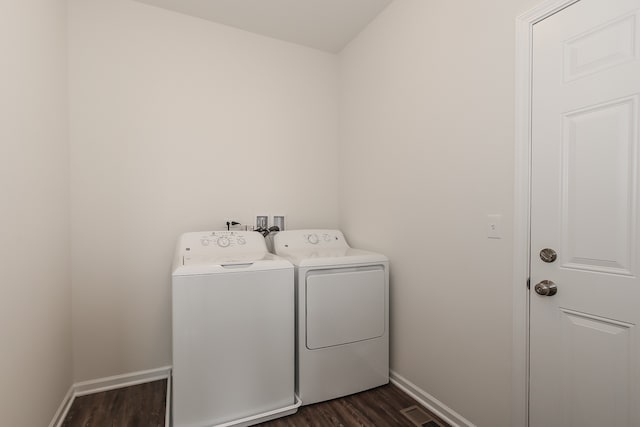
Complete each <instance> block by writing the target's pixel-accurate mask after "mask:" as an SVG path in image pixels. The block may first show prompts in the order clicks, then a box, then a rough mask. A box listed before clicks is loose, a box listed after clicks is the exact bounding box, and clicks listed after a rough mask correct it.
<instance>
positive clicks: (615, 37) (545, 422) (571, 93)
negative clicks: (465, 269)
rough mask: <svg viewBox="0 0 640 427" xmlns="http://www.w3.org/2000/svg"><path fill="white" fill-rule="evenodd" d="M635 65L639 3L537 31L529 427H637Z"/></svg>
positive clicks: (600, 0)
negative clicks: (547, 290) (549, 253)
mask: <svg viewBox="0 0 640 427" xmlns="http://www.w3.org/2000/svg"><path fill="white" fill-rule="evenodd" d="M639 56H640V0H581V1H579V2H577V3H575V4H573V5H571V6H569V7H567V8H566V9H563V10H562V11H560V12H558V13H556V14H554V15H552V16H551V17H549V18H547V19H545V20H543V21H541V22H539V23H537V24H535V25H534V30H533V94H532V99H533V101H532V102H533V105H532V153H531V159H532V165H531V167H532V187H531V291H530V292H531V306H530V406H529V409H530V412H529V417H530V426H531V427H553V426H558V427H571V426H575V427H578V426H580V427H589V426H593V427H596V426H598V427H602V426H608V427H609V426H611V427H613V426H625V427H638V426H640V416H639V413H640V411H639V409H640V393H639V389H640V352H639V349H640V347H639V346H640V340H639V336H638V324H639V323H640V280H639V278H638V274H639V271H638V270H639V268H640V262H639V261H640V260H639V259H638V255H639V251H638V236H639V233H640V224H639V223H638V199H639V186H638V180H639V176H638V163H639V162H638V122H639V121H640V120H639V118H640V113H639V96H640V61H639ZM544 248H550V249H553V250H554V251H555V252H556V253H557V259H556V260H555V261H553V262H545V261H543V260H542V259H541V257H540V256H539V253H540V251H541V250H542V249H544ZM548 261H549V259H548ZM543 280H548V281H552V282H554V283H555V284H556V285H557V294H556V295H553V296H541V295H538V294H537V293H536V292H535V291H534V286H535V285H536V284H537V283H539V282H542V281H543ZM541 292H544V289H542V290H541Z"/></svg>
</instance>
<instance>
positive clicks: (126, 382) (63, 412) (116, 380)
mask: <svg viewBox="0 0 640 427" xmlns="http://www.w3.org/2000/svg"><path fill="white" fill-rule="evenodd" d="M164 379H166V380H167V406H166V413H165V426H169V425H170V419H169V415H170V412H169V411H170V407H171V406H170V404H171V366H164V367H162V368H157V369H149V370H147V371H138V372H131V373H128V374H122V375H114V376H112V377H105V378H98V379H95V380H89V381H81V382H78V383H75V384H73V385H72V386H71V388H70V389H69V391H68V392H67V395H66V396H65V397H64V400H63V401H62V403H61V404H60V407H59V408H58V410H57V411H56V414H55V415H54V416H53V419H52V420H51V423H50V424H49V427H60V426H61V425H62V423H63V421H64V419H65V417H66V416H67V412H69V408H71V405H72V404H73V401H74V399H75V398H76V397H78V396H85V395H87V394H92V393H99V392H101V391H108V390H114V389H117V388H123V387H129V386H132V385H137V384H143V383H149V382H152V381H157V380H164Z"/></svg>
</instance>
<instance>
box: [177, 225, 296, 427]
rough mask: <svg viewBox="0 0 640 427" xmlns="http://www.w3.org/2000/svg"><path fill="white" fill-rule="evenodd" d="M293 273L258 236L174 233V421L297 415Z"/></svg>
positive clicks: (230, 421) (234, 421)
mask: <svg viewBox="0 0 640 427" xmlns="http://www.w3.org/2000/svg"><path fill="white" fill-rule="evenodd" d="M293 274H294V269H293V266H292V265H291V263H289V262H288V261H286V260H284V259H282V258H280V257H278V256H276V255H273V254H271V253H269V252H267V248H266V245H265V241H264V238H263V237H262V235H260V234H259V233H256V232H250V231H249V232H242V231H209V232H194V233H185V234H183V235H182V236H180V239H179V242H178V246H177V249H176V253H175V258H174V262H173V277H172V294H173V295H172V297H173V300H172V311H173V378H172V379H173V381H172V386H173V394H172V398H173V399H172V408H173V411H172V418H173V425H174V426H176V427H182V426H190V427H195V426H198V427H203V426H247V425H252V424H256V423H258V422H262V421H266V420H268V419H273V418H277V417H280V416H284V415H288V414H292V413H294V412H296V410H297V407H298V406H299V405H300V403H299V401H298V402H296V398H295V391H294V382H295V367H294V339H295V338H294V335H295V333H294V277H293Z"/></svg>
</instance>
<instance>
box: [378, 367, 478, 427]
mask: <svg viewBox="0 0 640 427" xmlns="http://www.w3.org/2000/svg"><path fill="white" fill-rule="evenodd" d="M389 379H390V380H391V382H392V383H393V384H395V385H396V386H398V387H399V388H400V389H402V391H404V392H405V393H407V394H408V395H409V396H411V397H413V398H414V399H415V400H417V401H418V402H419V403H420V404H421V405H423V406H424V407H425V408H427V409H429V410H430V411H431V412H433V413H434V414H436V415H437V416H439V417H440V418H442V419H443V420H444V421H446V422H448V423H449V424H451V426H452V427H476V426H475V425H474V424H473V423H472V422H471V421H469V420H467V419H466V418H464V417H463V416H462V415H460V414H458V413H457V412H456V411H454V410H453V409H451V408H449V407H448V406H447V405H445V404H444V403H442V402H440V401H439V400H438V399H436V398H435V397H433V396H431V395H430V394H429V393H427V392H426V391H424V390H422V389H421V388H420V387H418V386H417V385H415V384H414V383H412V382H411V381H409V380H407V379H406V378H404V377H402V376H401V375H398V374H397V373H396V372H394V371H391V372H390V373H389Z"/></svg>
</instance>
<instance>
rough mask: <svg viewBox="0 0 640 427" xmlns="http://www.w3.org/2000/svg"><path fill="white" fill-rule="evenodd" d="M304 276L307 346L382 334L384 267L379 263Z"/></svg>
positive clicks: (376, 336)
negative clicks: (371, 265) (376, 265)
mask: <svg viewBox="0 0 640 427" xmlns="http://www.w3.org/2000/svg"><path fill="white" fill-rule="evenodd" d="M306 280H307V284H306V286H307V288H306V296H307V301H306V319H307V321H306V325H307V331H306V332H307V334H306V337H307V342H306V345H307V348H308V349H310V350H314V349H319V348H324V347H331V346H335V345H341V344H347V343H351V342H356V341H363V340H367V339H372V338H378V337H381V336H382V335H383V334H384V332H385V313H386V310H385V271H384V269H383V268H382V267H363V268H362V269H351V268H349V269H343V271H341V270H340V269H335V270H318V271H312V272H311V273H309V274H308V275H307V279H306Z"/></svg>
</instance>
